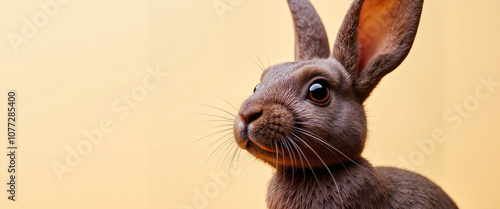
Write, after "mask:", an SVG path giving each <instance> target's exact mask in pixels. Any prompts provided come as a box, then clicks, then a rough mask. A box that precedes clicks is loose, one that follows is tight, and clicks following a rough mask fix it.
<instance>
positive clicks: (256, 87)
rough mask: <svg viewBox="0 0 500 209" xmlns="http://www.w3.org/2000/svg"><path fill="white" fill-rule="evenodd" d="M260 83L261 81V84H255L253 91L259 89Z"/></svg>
mask: <svg viewBox="0 0 500 209" xmlns="http://www.w3.org/2000/svg"><path fill="white" fill-rule="evenodd" d="M259 85H260V83H259V84H257V85H256V86H255V88H253V92H255V91H257V89H258V88H259Z"/></svg>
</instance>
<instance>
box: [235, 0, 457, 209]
mask: <svg viewBox="0 0 500 209" xmlns="http://www.w3.org/2000/svg"><path fill="white" fill-rule="evenodd" d="M288 3H289V6H290V11H291V12H292V16H293V20H294V25H295V34H296V57H295V59H296V62H288V63H283V64H279V65H275V66H272V67H270V68H268V69H266V71H264V73H263V74H262V78H261V83H260V85H259V87H258V89H256V91H255V93H254V94H253V95H252V96H250V97H249V98H248V99H247V100H246V101H245V102H244V103H243V104H242V106H241V108H240V112H239V115H238V117H237V118H236V119H235V123H234V136H235V140H236V142H237V144H238V145H239V146H240V147H241V148H242V149H246V150H247V151H248V152H249V153H251V154H252V155H254V156H255V157H257V158H259V159H261V160H263V161H264V162H266V163H269V164H270V165H271V166H273V167H275V168H276V173H275V175H274V177H273V179H272V180H271V183H270V185H269V191H268V197H267V202H268V206H269V208H272V209H275V208H276V209H278V208H286V209H291V208H297V209H305V208H457V206H456V205H455V203H454V202H453V201H452V200H451V198H450V197H449V196H448V195H447V194H446V193H445V192H444V191H443V190H442V189H441V188H440V187H439V186H437V185H436V184H434V183H433V182H431V181H430V180H428V179H427V178H425V177H423V176H420V175H418V174H415V173H412V172H409V171H405V170H401V169H397V168H389V167H376V168H375V167H373V166H372V165H371V164H370V163H369V162H368V161H367V160H365V159H364V158H363V157H361V153H362V151H363V148H364V144H365V141H366V132H367V128H366V116H365V112H364V107H363V102H364V100H365V99H366V98H367V97H368V96H369V94H370V92H371V91H372V90H373V89H374V88H375V86H376V85H377V84H378V82H379V81H380V80H381V79H382V77H383V76H385V75H386V74H387V73H389V72H391V71H392V70H394V69H395V68H396V67H397V66H399V64H401V62H402V61H403V60H404V58H405V57H406V56H407V54H408V53H409V51H410V48H411V46H412V44H413V40H414V38H415V35H416V32H417V28H418V24H419V20H420V14H421V10H422V4H423V1H422V0H413V1H412V0H401V1H398V0H366V1H364V0H355V1H354V2H353V4H352V5H351V7H350V9H349V11H348V13H347V15H346V18H345V20H344V23H343V24H342V26H341V28H340V31H339V34H338V36H337V40H336V42H335V46H334V48H333V52H332V55H331V56H325V55H326V54H329V49H328V40H327V38H326V32H325V30H324V27H323V24H322V23H321V20H320V18H319V16H318V15H317V13H316V11H315V10H314V7H313V6H312V5H311V4H310V3H309V1H307V0H289V1H288ZM325 53H326V54H325ZM317 81H321V82H322V85H325V83H326V84H327V85H326V86H325V87H324V88H326V89H328V91H329V94H328V95H329V97H328V100H326V102H324V103H317V102H314V101H312V100H311V98H310V96H308V95H309V88H310V87H311V86H312V84H314V83H317Z"/></svg>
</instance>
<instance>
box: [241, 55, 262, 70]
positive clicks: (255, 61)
mask: <svg viewBox="0 0 500 209" xmlns="http://www.w3.org/2000/svg"><path fill="white" fill-rule="evenodd" d="M241 54H243V53H241ZM243 55H244V56H245V57H247V58H248V59H250V60H252V62H253V63H255V64H256V65H257V66H258V67H259V68H260V71H261V72H264V68H262V66H261V65H259V63H258V62H257V61H255V60H254V59H253V58H251V57H250V56H248V55H246V54H243Z"/></svg>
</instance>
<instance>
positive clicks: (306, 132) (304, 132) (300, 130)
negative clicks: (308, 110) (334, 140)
mask: <svg viewBox="0 0 500 209" xmlns="http://www.w3.org/2000/svg"><path fill="white" fill-rule="evenodd" d="M294 128H295V130H296V131H297V132H299V133H302V134H305V135H309V134H308V133H310V134H312V133H311V132H310V131H307V130H305V129H301V128H299V127H294ZM313 139H315V140H321V139H319V137H316V138H314V137H313ZM320 145H321V146H323V147H325V148H327V149H328V151H330V152H331V153H332V154H333V156H335V158H337V160H339V162H340V164H341V165H342V167H344V169H345V170H346V171H347V173H348V174H349V170H347V167H346V166H345V164H344V162H342V161H341V160H340V158H339V156H337V154H336V153H335V150H332V149H331V148H330V147H328V146H325V145H324V144H320Z"/></svg>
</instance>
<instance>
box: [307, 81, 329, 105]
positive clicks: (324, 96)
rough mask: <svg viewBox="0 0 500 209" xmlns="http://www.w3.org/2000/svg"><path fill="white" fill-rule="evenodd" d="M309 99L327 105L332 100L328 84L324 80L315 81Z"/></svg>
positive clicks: (310, 89) (310, 88)
mask: <svg viewBox="0 0 500 209" xmlns="http://www.w3.org/2000/svg"><path fill="white" fill-rule="evenodd" d="M307 98H308V99H310V100H311V101H313V102H317V103H326V102H328V100H329V99H330V89H329V87H328V82H326V81H324V80H318V81H315V82H313V83H312V84H311V86H309V93H308V95H307Z"/></svg>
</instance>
